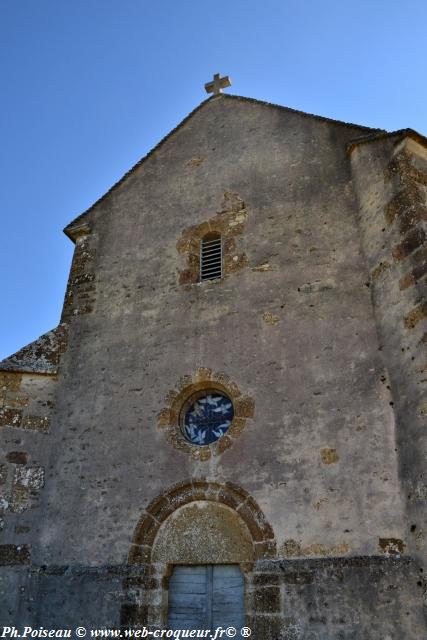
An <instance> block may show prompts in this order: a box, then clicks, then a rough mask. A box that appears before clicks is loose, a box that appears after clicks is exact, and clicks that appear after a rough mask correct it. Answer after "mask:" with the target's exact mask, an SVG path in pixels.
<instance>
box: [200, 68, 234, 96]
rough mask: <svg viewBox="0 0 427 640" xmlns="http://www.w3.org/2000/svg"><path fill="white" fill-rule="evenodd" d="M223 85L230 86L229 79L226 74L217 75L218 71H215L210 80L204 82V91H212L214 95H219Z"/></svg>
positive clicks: (223, 87)
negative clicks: (221, 76)
mask: <svg viewBox="0 0 427 640" xmlns="http://www.w3.org/2000/svg"><path fill="white" fill-rule="evenodd" d="M225 87H231V80H230V78H229V77H228V76H224V77H223V78H220V77H219V73H215V75H214V77H213V81H212V82H207V83H206V84H205V89H206V93H213V94H214V96H217V95H219V94H220V93H221V92H222V90H223V89H225Z"/></svg>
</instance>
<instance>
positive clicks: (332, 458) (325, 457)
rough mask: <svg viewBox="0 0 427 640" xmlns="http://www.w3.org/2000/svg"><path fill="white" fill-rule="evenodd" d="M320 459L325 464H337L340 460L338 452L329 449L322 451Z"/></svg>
mask: <svg viewBox="0 0 427 640" xmlns="http://www.w3.org/2000/svg"><path fill="white" fill-rule="evenodd" d="M320 458H321V460H322V462H323V464H335V463H336V462H338V460H339V459H340V458H339V455H338V452H337V450H336V449H329V448H324V449H320Z"/></svg>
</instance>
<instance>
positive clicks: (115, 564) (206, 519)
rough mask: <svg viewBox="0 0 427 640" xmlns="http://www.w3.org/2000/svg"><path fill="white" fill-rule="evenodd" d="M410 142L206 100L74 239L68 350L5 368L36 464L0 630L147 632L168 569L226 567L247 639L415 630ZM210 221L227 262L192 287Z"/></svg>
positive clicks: (11, 429)
mask: <svg viewBox="0 0 427 640" xmlns="http://www.w3.org/2000/svg"><path fill="white" fill-rule="evenodd" d="M367 134H369V137H368V138H366V136H367ZM361 136H365V139H364V140H362V141H361V140H360V138H361ZM408 136H409V139H410V142H407V141H406V138H405V134H404V133H402V132H401V133H398V134H394V135H392V136H389V135H387V134H385V133H384V132H372V131H367V130H366V129H364V128H361V127H357V126H350V125H343V124H342V123H335V122H333V121H329V120H327V119H322V118H315V117H309V116H307V115H302V114H299V113H297V112H294V111H292V110H289V109H281V108H279V107H275V106H272V105H265V104H259V103H257V102H254V101H250V100H243V99H239V98H233V97H230V96H229V97H226V96H218V97H215V98H213V99H212V100H210V101H208V102H207V103H205V104H204V105H203V106H202V107H201V108H199V109H198V110H197V111H196V112H195V113H194V114H193V115H192V116H191V117H190V118H189V119H188V120H186V122H184V123H183V125H182V126H181V127H180V128H179V130H178V131H176V132H175V134H172V135H171V136H169V137H168V138H167V139H165V140H164V141H163V142H162V144H161V145H159V146H158V147H157V148H156V149H155V150H153V151H152V152H151V153H150V154H149V156H148V157H147V158H146V159H145V160H144V161H143V162H141V163H139V164H138V166H136V167H135V169H134V170H133V171H131V172H130V173H129V174H128V175H127V176H126V177H124V178H123V180H122V181H120V183H119V184H118V185H117V186H115V187H114V188H113V189H112V190H111V191H110V192H109V193H108V195H106V196H105V197H104V198H103V199H101V200H100V201H98V203H96V204H95V205H94V206H93V207H92V208H91V209H90V211H88V212H87V214H85V215H84V216H83V217H80V218H79V219H78V220H76V221H74V222H73V223H72V224H71V225H70V226H69V227H68V228H67V234H68V235H69V236H70V237H71V238H72V239H73V240H74V241H75V242H76V249H75V254H74V258H73V264H72V269H71V273H70V278H69V283H68V287H67V292H66V298H65V302H64V310H63V315H62V321H63V325H60V327H63V328H65V327H66V334H67V348H66V349H65V342H64V343H63V344H62V346H63V347H64V348H63V349H62V347H61V349H59V348H58V349H57V348H56V347H55V348H53V349H52V351H53V355H52V358H53V360H52V362H50V363H48V364H46V353H45V352H46V350H47V352H48V351H49V349H50V347H49V345H50V346H52V345H53V342H55V340H56V338H57V337H58V336H57V335H55V336H51V337H49V338H48V339H47V342H46V343H44V344H43V345H40V343H39V344H38V346H37V344H36V343H37V342H38V341H36V343H34V344H33V345H32V346H31V349H29V351H27V352H26V353H25V354H24V355H25V357H24V355H22V354H21V355H22V357H21V356H20V362H18V361H17V360H16V362H15V365H16V366H17V367H18V369H17V370H14V371H15V372H14V373H13V376H15V377H14V378H10V377H9V374H12V371H7V372H6V373H7V375H6V376H5V373H3V374H1V375H2V377H1V381H2V383H3V384H2V386H1V387H0V393H1V396H0V407H1V411H2V412H3V413H2V414H0V415H1V416H2V418H1V421H2V429H1V434H0V435H1V437H2V443H1V447H2V451H4V452H5V454H6V453H8V452H18V451H23V450H25V451H26V452H28V454H29V460H30V461H31V465H30V466H29V465H28V463H27V464H26V465H25V464H17V460H18V458H16V457H15V459H13V457H12V459H11V460H4V465H5V469H4V474H3V475H4V483H3V484H2V491H3V493H4V498H3V501H2V503H1V504H2V505H3V509H4V510H5V511H4V514H3V517H4V518H5V528H4V533H3V534H2V535H4V536H12V537H13V535H14V532H16V535H17V536H18V535H19V538H18V540H19V541H21V540H22V541H23V542H25V544H28V545H30V544H31V548H32V563H33V564H32V565H31V567H27V566H26V565H23V566H20V565H19V564H17V565H16V566H15V565H14V564H13V563H12V560H13V561H15V560H16V558H18V559H19V558H21V556H20V555H19V554H17V551H16V549H17V547H16V549H15V550H14V548H13V549H12V547H9V546H8V547H7V549H5V550H4V558H6V559H7V562H8V564H9V565H10V566H8V567H7V573H5V574H4V575H5V577H4V578H3V576H2V579H4V582H3V583H2V586H1V590H2V592H3V593H5V594H6V599H7V607H6V609H7V610H6V613H5V617H4V618H3V612H2V621H3V619H4V620H5V622H4V624H9V623H11V624H16V623H19V624H21V623H22V621H23V620H25V624H33V625H37V624H38V625H44V626H48V625H49V626H51V627H55V626H61V627H62V626H64V625H70V626H71V625H72V626H73V628H75V627H76V626H78V625H79V624H84V625H85V626H87V627H88V628H90V626H91V625H93V626H94V627H96V628H97V627H104V626H105V625H107V626H110V627H115V626H116V627H118V626H119V625H120V624H122V625H142V624H149V625H150V626H151V627H152V628H154V627H162V626H164V624H165V621H166V620H167V596H168V594H167V589H168V577H169V576H170V575H171V572H172V569H173V564H174V563H181V562H182V563H186V564H187V563H188V564H197V563H217V562H226V563H231V564H235V563H239V564H240V565H241V569H242V571H243V572H244V577H245V589H246V591H245V599H246V609H247V616H248V620H249V621H251V623H252V622H253V630H254V636H253V637H256V638H257V639H258V640H273V639H274V638H280V639H281V640H283V639H284V638H288V639H290V638H307V640H309V639H310V638H311V639H314V638H317V639H318V640H326V639H327V640H331V639H333V640H338V639H339V638H346V637H347V638H357V637H360V638H362V637H363V638H365V637H366V638H370V640H379V639H380V638H381V640H385V638H387V635H388V636H390V638H392V639H393V640H394V638H396V640H397V638H399V639H400V638H405V639H410V640H415V639H416V640H419V639H420V638H422V637H424V636H425V635H426V630H425V623H424V622H423V619H422V615H423V614H422V591H423V588H424V586H423V585H424V582H423V580H422V579H420V577H419V576H420V575H422V574H421V572H420V571H419V569H420V568H422V564H423V562H424V561H425V533H424V532H425V531H426V530H427V523H426V522H425V507H426V501H427V491H426V481H425V455H424V453H425V451H426V444H427V443H426V435H425V434H426V431H425V424H424V422H425V412H424V410H425V396H424V395H423V393H424V394H425V391H424V389H425V383H423V380H424V378H425V372H423V371H422V367H423V366H424V365H425V359H424V358H423V355H422V354H423V349H424V346H425V326H424V325H425V317H424V316H425V314H424V313H423V309H424V306H423V305H424V300H425V290H424V288H425V283H424V281H423V278H424V275H423V273H424V272H423V264H424V263H423V259H422V256H423V254H424V251H425V245H423V243H424V236H423V233H424V231H425V229H424V226H423V225H424V224H425V216H424V213H423V212H424V209H425V208H426V202H425V195H426V181H425V175H426V171H425V166H424V165H426V166H427V164H426V159H425V158H424V156H423V153H424V151H423V149H424V146H423V145H424V142H425V141H424V142H423V140H420V137H418V138H417V135H414V133H412V134H410V135H409V134H408ZM356 139H359V141H357V140H356ZM213 140H214V141H213ZM351 141H352V142H351ZM350 142H351V145H350V146H351V150H352V151H351V157H350V158H349V157H348V156H346V155H345V148H346V147H347V145H348V144H350ZM408 145H409V146H408ZM411 145H412V146H411ZM420 149H421V151H420ZM424 155H425V153H424ZM199 160H200V162H199ZM212 232H216V233H218V232H220V233H221V235H222V238H223V240H224V243H223V249H224V268H225V277H224V278H223V279H222V280H217V281H210V282H205V283H199V282H198V269H199V262H198V261H199V254H198V251H199V246H200V240H201V238H202V237H203V235H204V234H206V233H212ZM404 278H407V279H406V280H404ZM408 278H409V279H408ZM402 284H403V285H405V286H401V285H402ZM420 310H421V313H420ZM64 335H65V332H64ZM423 336H424V337H423ZM42 342H43V341H42ZM39 347H40V353H36V351H37V350H38V348H39ZM23 351H24V350H23ZM59 351H61V352H60V353H59ZM26 358H28V359H29V361H30V362H31V363H32V364H34V363H36V362H38V363H40V362H41V361H42V362H43V363H44V365H46V366H45V370H44V371H41V370H39V371H36V372H35V371H34V370H30V371H26V372H24V371H20V370H19V367H21V368H22V367H24V366H26V365H25V362H24V361H25V359H26ZM5 366H6V365H5ZM31 373H33V374H34V375H31ZM212 387H213V388H217V389H219V390H222V392H224V393H226V394H228V396H229V397H230V398H231V399H232V401H233V405H234V409H235V419H234V423H233V425H232V427H231V428H230V430H229V432H228V433H227V436H225V437H223V438H220V439H219V440H218V441H217V444H216V445H215V446H211V445H209V446H207V447H203V448H199V447H196V446H194V445H191V444H190V443H188V442H187V441H185V439H184V437H183V434H182V431H181V429H180V420H179V417H180V415H181V411H182V409H183V403H185V402H187V401H188V399H189V397H190V395H191V393H193V392H194V391H198V390H200V389H204V390H206V389H208V388H212ZM165 398H166V399H165ZM5 416H7V418H6V417H5ZM11 420H15V421H16V424H12V425H11V424H9V423H10V422H11ZM3 423H4V424H3ZM6 423H7V424H6ZM423 425H424V426H423ZM228 445H230V446H228ZM2 464H3V461H2ZM36 469H38V471H36ZM43 469H44V474H43V473H42V470H43ZM27 473H29V474H30V475H27ZM408 517H409V518H410V519H411V520H410V522H409V523H408ZM408 525H409V526H408ZM412 526H415V529H412V528H411V527H412ZM18 527H21V529H20V531H21V533H19V534H18V533H17V531H18ZM5 540H6V541H9V540H10V538H9V537H7V538H6V537H5ZM380 541H381V542H380ZM402 553H408V554H410V555H411V556H413V557H414V558H416V562H417V563H418V564H415V562H413V561H411V560H409V559H407V558H403V557H398V556H401V555H402ZM378 554H381V558H378ZM22 557H25V558H28V555H27V556H25V555H24V556H22ZM125 558H127V559H128V562H129V565H123V562H124V559H125ZM290 558H292V560H291V559H290ZM295 558H301V560H298V559H295ZM26 561H27V560H26ZM147 567H148V568H149V570H147ZM24 572H25V574H24ZM262 576H265V577H264V578H263V577H262ZM417 583H420V584H421V586H419V585H418V584H417ZM21 588H24V591H22V590H21ZM12 593H13V596H12V595H11V594H12ZM253 594H257V595H256V597H254V598H252V595H253ZM251 598H252V599H251Z"/></svg>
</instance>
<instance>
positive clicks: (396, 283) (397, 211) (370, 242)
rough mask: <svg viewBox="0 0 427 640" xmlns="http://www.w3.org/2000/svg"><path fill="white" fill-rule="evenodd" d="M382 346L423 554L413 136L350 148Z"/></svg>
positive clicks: (423, 157)
mask: <svg viewBox="0 0 427 640" xmlns="http://www.w3.org/2000/svg"><path fill="white" fill-rule="evenodd" d="M352 164H353V170H354V179H355V186H356V190H357V193H358V196H359V201H360V220H361V229H362V236H363V246H364V250H365V253H366V258H367V262H368V265H369V269H370V273H371V291H372V298H373V303H374V307H375V313H376V316H377V319H378V332H379V339H380V348H381V350H382V352H383V353H384V357H385V361H386V363H387V369H388V374H387V375H385V378H384V384H386V385H388V386H389V388H390V387H391V392H392V402H393V410H394V411H395V414H396V425H397V446H398V451H399V462H400V475H401V481H402V491H403V495H404V498H405V501H406V505H407V533H406V534H405V537H406V539H407V540H408V545H409V548H410V550H411V552H412V553H413V554H414V555H415V556H416V557H417V558H418V559H419V562H420V563H421V564H422V565H423V566H424V567H425V566H426V564H425V563H426V557H427V475H426V458H427V432H426V428H425V427H426V418H427V404H426V384H427V376H426V362H427V359H426V355H427V354H426V349H427V342H426V335H427V333H426V330H427V297H426V293H427V289H426V279H425V274H426V273H427V262H426V224H427V152H426V150H425V148H424V147H422V146H421V145H420V144H419V143H417V142H415V141H414V140H412V139H410V138H406V139H404V140H402V139H400V138H397V139H391V140H381V139H380V140H378V141H376V142H373V143H370V144H364V145H363V144H362V145H360V146H358V147H356V148H355V149H354V150H353V151H352Z"/></svg>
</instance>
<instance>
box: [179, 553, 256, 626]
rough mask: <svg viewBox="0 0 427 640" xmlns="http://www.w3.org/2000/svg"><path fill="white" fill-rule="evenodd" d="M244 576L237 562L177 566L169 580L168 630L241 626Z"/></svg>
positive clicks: (243, 616)
mask: <svg viewBox="0 0 427 640" xmlns="http://www.w3.org/2000/svg"><path fill="white" fill-rule="evenodd" d="M244 618H245V612H244V588H243V576H242V573H241V571H240V568H239V566H238V565H227V564H225V565H206V566H177V567H175V569H174V572H173V574H172V576H171V579H170V581H169V613H168V628H169V629H216V628H217V627H223V628H227V627H230V626H231V627H235V628H236V629H237V632H238V633H237V637H239V636H240V629H241V627H242V626H243V625H244Z"/></svg>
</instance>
